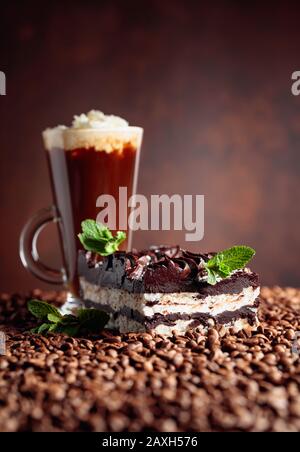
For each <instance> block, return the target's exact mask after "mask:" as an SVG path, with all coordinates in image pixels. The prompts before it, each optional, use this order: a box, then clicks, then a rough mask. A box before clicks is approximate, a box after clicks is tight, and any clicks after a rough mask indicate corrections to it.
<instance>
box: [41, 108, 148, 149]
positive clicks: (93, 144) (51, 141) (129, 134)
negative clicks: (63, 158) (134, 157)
mask: <svg viewBox="0 0 300 452" xmlns="http://www.w3.org/2000/svg"><path fill="white" fill-rule="evenodd" d="M142 136H143V129H142V128H141V127H132V126H129V123H128V122H127V121H126V120H125V119H123V118H120V117H119V116H115V115H105V114H104V113H103V112H102V111H98V110H90V111H89V112H88V113H82V114H80V115H75V116H74V119H73V122H72V125H71V126H70V127H66V126H57V127H54V128H48V129H46V130H45V131H44V132H43V138H44V143H45V147H46V149H48V150H51V149H53V148H62V149H65V150H66V151H68V150H74V149H79V148H80V149H90V148H93V149H95V150H97V151H104V152H113V151H122V149H124V147H126V146H132V147H133V148H135V149H139V147H140V145H141V142H142Z"/></svg>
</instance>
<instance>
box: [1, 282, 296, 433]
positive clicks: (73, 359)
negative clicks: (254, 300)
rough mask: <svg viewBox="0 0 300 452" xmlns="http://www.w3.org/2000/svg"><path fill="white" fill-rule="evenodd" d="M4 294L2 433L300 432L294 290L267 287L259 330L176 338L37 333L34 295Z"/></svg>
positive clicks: (52, 297)
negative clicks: (31, 306) (30, 305)
mask: <svg viewBox="0 0 300 452" xmlns="http://www.w3.org/2000/svg"><path fill="white" fill-rule="evenodd" d="M35 293H36V295H35V297H36V298H43V299H46V300H48V301H50V302H53V303H54V304H55V305H57V306H59V305H60V304H61V303H62V302H63V297H64V294H61V293H60V294H55V292H47V293H44V292H42V291H36V292H35ZM0 300H1V303H0V323H1V325H0V330H2V329H3V330H4V329H5V331H6V332H7V341H6V353H7V354H6V355H5V356H1V357H0V431H24V430H30V431H81V430H82V431H140V430H144V431H165V430H166V431H170V432H171V431H181V432H182V431H187V430H188V431H226V430H229V431H231V430H240V431H280V430H285V431H300V390H299V383H300V380H299V375H300V364H299V354H297V350H296V349H295V343H294V340H295V337H296V333H298V332H299V331H300V324H299V320H300V315H299V312H300V291H299V290H297V289H291V288H287V289H281V288H279V287H276V288H274V289H270V288H263V290H262V305H261V308H260V318H261V324H260V326H259V328H258V329H257V331H253V332H252V331H250V330H243V331H240V332H239V333H235V332H234V331H233V330H232V331H231V332H230V331H228V329H227V328H225V327H218V328H216V327H215V326H214V324H213V322H212V324H211V326H210V328H209V330H208V331H207V332H205V331H204V330H203V329H202V328H199V329H198V330H196V331H189V332H188V333H187V334H186V335H180V334H177V333H175V332H174V333H173V335H172V336H171V337H170V338H167V337H164V336H161V335H155V334H152V333H131V334H125V335H120V334H118V333H115V332H111V331H104V332H102V333H100V334H99V335H98V336H97V337H86V338H68V337H67V336H61V335H53V334H52V335H49V336H47V337H44V336H39V335H32V334H30V333H27V332H25V331H26V330H28V329H30V328H31V327H32V326H34V324H35V323H34V319H32V317H31V316H30V315H28V312H27V308H26V302H27V299H26V298H25V297H22V296H21V295H20V294H15V295H14V296H12V297H11V296H9V295H7V294H2V296H0ZM16 328H17V329H16ZM21 328H22V329H21Z"/></svg>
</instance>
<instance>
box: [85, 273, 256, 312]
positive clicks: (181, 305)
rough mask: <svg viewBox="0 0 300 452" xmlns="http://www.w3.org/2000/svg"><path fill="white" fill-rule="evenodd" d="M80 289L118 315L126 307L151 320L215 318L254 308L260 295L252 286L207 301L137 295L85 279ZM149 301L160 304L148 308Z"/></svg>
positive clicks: (189, 295) (182, 295)
mask: <svg viewBox="0 0 300 452" xmlns="http://www.w3.org/2000/svg"><path fill="white" fill-rule="evenodd" d="M80 286H81V289H82V292H83V298H84V299H85V300H90V301H92V302H94V303H96V304H99V305H101V304H102V305H108V306H109V307H110V308H112V309H113V310H114V311H116V312H118V311H120V309H121V308H123V307H124V306H126V307H127V308H130V309H133V310H135V311H138V312H139V313H140V314H142V315H144V316H147V317H152V316H154V315H155V314H161V315H167V314H174V313H176V314H180V313H182V314H193V313H206V314H210V315H211V316H212V317H214V316H217V315H218V314H221V313H222V312H224V311H236V310H238V309H241V308H243V307H244V306H253V304H254V302H255V300H256V298H257V297H258V296H259V292H260V288H259V287H258V288H256V289H253V287H251V286H249V287H246V288H245V289H243V290H242V291H241V292H240V293H238V294H220V295H209V296H207V297H205V298H204V299H199V298H198V295H199V294H198V292H176V293H157V294H149V293H145V294H137V293H129V292H126V291H124V290H121V289H113V288H109V287H99V286H97V285H94V284H91V283H90V282H88V281H87V280H86V279H85V278H84V277H80ZM148 302H151V303H153V302H155V303H156V304H154V305H153V306H147V303H148Z"/></svg>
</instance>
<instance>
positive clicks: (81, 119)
mask: <svg viewBox="0 0 300 452" xmlns="http://www.w3.org/2000/svg"><path fill="white" fill-rule="evenodd" d="M124 127H129V124H128V122H127V121H125V119H123V118H120V117H119V116H115V115H105V114H104V113H103V112H102V111H98V110H91V111H89V112H88V113H86V114H85V113H82V114H80V115H75V116H74V119H73V122H72V128H73V129H118V128H124Z"/></svg>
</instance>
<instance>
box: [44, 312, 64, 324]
mask: <svg viewBox="0 0 300 452" xmlns="http://www.w3.org/2000/svg"><path fill="white" fill-rule="evenodd" d="M61 319H62V317H61V315H60V316H58V315H56V314H52V313H50V314H48V315H47V320H49V322H51V323H57V322H60V320H61Z"/></svg>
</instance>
